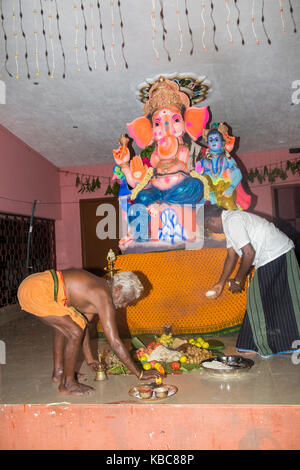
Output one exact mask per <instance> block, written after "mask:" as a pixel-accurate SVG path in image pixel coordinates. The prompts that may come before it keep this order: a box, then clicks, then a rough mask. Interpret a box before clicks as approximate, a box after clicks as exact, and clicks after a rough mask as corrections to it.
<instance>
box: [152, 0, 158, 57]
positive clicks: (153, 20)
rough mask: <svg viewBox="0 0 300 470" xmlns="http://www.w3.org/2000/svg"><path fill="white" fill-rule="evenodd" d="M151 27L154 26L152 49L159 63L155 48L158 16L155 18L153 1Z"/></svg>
mask: <svg viewBox="0 0 300 470" xmlns="http://www.w3.org/2000/svg"><path fill="white" fill-rule="evenodd" d="M151 25H152V48H153V50H154V52H155V56H156V60H157V61H159V52H158V50H157V49H156V47H155V38H156V33H157V29H156V16H155V0H152V11H151Z"/></svg>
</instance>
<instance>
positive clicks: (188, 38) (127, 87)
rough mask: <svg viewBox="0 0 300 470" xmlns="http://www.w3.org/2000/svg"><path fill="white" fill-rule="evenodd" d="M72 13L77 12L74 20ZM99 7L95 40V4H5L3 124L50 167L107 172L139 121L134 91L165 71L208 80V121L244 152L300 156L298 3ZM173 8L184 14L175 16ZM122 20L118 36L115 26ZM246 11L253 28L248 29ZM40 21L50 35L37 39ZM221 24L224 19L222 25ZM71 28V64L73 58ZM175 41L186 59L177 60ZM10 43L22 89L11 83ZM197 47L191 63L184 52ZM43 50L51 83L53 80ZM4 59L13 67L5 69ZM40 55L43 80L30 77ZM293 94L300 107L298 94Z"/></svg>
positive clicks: (142, 0)
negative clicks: (222, 126) (286, 151)
mask: <svg viewBox="0 0 300 470" xmlns="http://www.w3.org/2000/svg"><path fill="white" fill-rule="evenodd" d="M118 3H119V5H120V10H119V5H118ZM280 3H281V4H282V7H283V12H282V14H281V13H280ZM14 4H15V13H16V18H15V19H14V18H13V5H14ZM74 4H75V5H77V6H78V8H77V10H76V11H75V10H74V9H73V6H74ZM81 4H82V5H83V6H84V10H83V11H82V10H81V8H80V7H81ZM98 4H99V5H100V13H101V24H102V30H101V29H100V27H99V26H100V19H99V18H100V16H99V9H98V7H97V1H96V0H82V1H81V0H77V1H73V0H56V1H55V0H35V1H34V0H21V1H20V0H18V1H17V0H16V1H12V0H2V13H3V17H4V20H3V21H2V24H1V23H0V41H1V42H0V64H1V69H0V73H1V80H2V81H4V82H5V84H6V104H5V105H0V123H1V124H2V125H3V126H5V127H6V128H7V129H9V130H10V131H11V132H13V133H14V134H15V135H16V136H18V137H19V138H20V139H22V140H23V141H24V142H26V143H27V144H28V145H29V146H31V147H32V148H34V149H35V150H36V151H38V152H40V153H41V154H42V155H43V156H44V157H46V158H47V159H48V160H49V161H51V162H52V163H54V164H55V165H56V166H58V167H61V168H62V167H72V166H79V165H94V164H99V163H100V164H101V163H112V162H113V157H112V148H116V147H117V140H118V138H119V136H120V134H121V133H123V132H126V131H127V129H126V123H127V122H130V121H132V120H133V119H134V118H136V117H138V116H140V115H141V112H142V106H143V105H142V103H141V102H140V101H139V100H138V97H137V90H138V86H139V85H140V84H141V83H143V82H145V81H146V80H147V79H151V78H153V77H156V76H160V75H163V74H172V73H180V74H183V73H186V74H187V75H189V74H190V73H193V74H194V75H197V76H201V77H205V78H206V81H207V83H209V86H210V91H209V93H208V95H207V98H206V100H205V101H203V102H202V103H199V104H198V105H197V106H204V105H207V106H209V108H210V112H211V115H212V121H224V122H226V123H228V124H229V125H230V126H231V127H232V131H233V134H234V135H236V136H238V137H239V138H240V145H239V149H238V152H239V153H244V152H255V151H264V150H271V149H280V148H290V147H300V104H297V102H295V103H293V99H292V96H293V93H294V96H295V94H297V89H293V86H297V87H298V88H299V89H300V53H299V46H300V40H299V32H296V33H295V32H294V29H295V25H296V28H297V29H298V30H299V31H300V2H299V1H296V0H282V1H281V2H280V0H278V1H277V0H256V1H255V0H228V1H226V0H205V1H204V0H202V2H201V1H200V0H120V1H119V2H118V1H117V0H115V1H113V2H110V1H109V0H105V1H101V2H98ZM201 4H203V5H205V8H202V6H201ZM0 5H1V1H0ZM20 5H21V13H22V17H20V15H19V13H20V12H19V6H20ZM41 5H42V7H43V17H42V15H41ZM91 5H92V7H91ZM153 5H154V6H155V13H156V14H155V23H156V29H157V32H156V33H155V42H154V46H155V48H156V50H157V51H158V53H159V60H156V53H155V50H154V48H153V44H152V35H153V33H152V24H151V11H152V8H153ZM177 5H178V11H179V13H178V12H177V13H176V9H177ZM34 6H36V10H37V13H36V14H34V13H33V9H34ZM212 6H213V9H212V8H211V7H212ZM56 7H57V8H58V13H59V29H60V34H61V41H60V40H59V33H58V28H57V22H56ZM161 7H163V10H162V13H163V15H162V16H161V15H160V12H161ZM291 7H292V10H293V11H292V12H291V11H290V8H291ZM252 9H253V10H252ZM120 11H121V16H122V23H123V28H121V27H120V16H119V13H120ZM252 11H253V15H254V22H252V21H251V16H252ZM262 11H263V17H264V21H262ZM76 12H77V13H76ZM49 13H50V16H52V19H49ZM82 13H84V16H83V14H82ZM211 13H212V17H211ZM229 13H230V16H229ZM112 14H113V16H112ZM238 14H239V16H238ZM76 15H77V16H76ZM76 17H77V18H78V21H77V20H76ZM84 18H85V19H84ZM112 18H113V21H114V26H113V27H112ZM162 18H163V22H164V25H165V29H166V32H165V35H164V36H165V40H164V39H163V25H162ZM238 18H239V25H237V20H238ZM42 19H44V30H45V35H43V34H42V30H43V26H42ZM226 19H229V23H228V24H226ZM203 20H204V21H205V25H206V30H205V35H204V37H203V32H204V30H203V26H204V23H203ZM212 20H213V21H212ZM35 21H36V25H35ZM282 21H283V23H282ZM77 24H78V30H77V31H78V33H77V34H78V41H77V43H78V50H77V51H78V64H77V61H76V55H75V49H74V45H75V33H76V25H77ZM85 24H86V29H85ZM92 24H94V25H95V26H94V29H92V28H91V25H92ZM214 24H215V34H214V29H213V27H214ZM178 25H179V26H178ZM283 25H284V27H285V29H286V32H285V33H283V32H282V29H283ZM3 27H4V30H5V32H6V36H7V40H6V41H5V40H4V33H3ZM179 27H180V28H181V29H182V35H181V36H180V35H179ZM35 28H36V30H37V32H38V34H37V35H36V36H35V34H34V31H35ZM253 28H254V29H253ZM22 29H23V32H24V34H25V37H24V35H22ZM92 31H94V35H93V36H92ZM101 31H102V35H103V44H104V48H105V53H106V61H107V65H108V71H106V70H105V67H106V62H105V60H104V54H103V49H102V40H101V35H100V32H101ZM14 32H17V38H15V37H14ZM112 32H113V35H114V41H115V46H114V47H113V48H111V44H112V41H113V36H112ZM85 33H86V40H85ZM122 34H123V37H122ZM50 35H52V38H53V39H52V41H51V40H50ZM255 35H256V36H255ZM93 37H94V44H95V47H96V49H95V57H96V64H97V69H96V70H92V71H90V70H89V67H88V62H87V55H88V58H89V59H88V60H89V64H90V66H91V68H92V67H93V65H94V59H93V49H92V46H93ZM180 37H182V52H181V54H179V53H178V50H179V48H180V44H181V43H180ZM35 38H36V39H37V49H36V42H35ZM231 38H232V41H233V43H232V44H230V39H231ZM268 38H269V39H270V41H271V44H269V43H268ZM202 39H204V42H202ZM242 39H243V40H244V43H245V44H244V45H243V44H242ZM256 39H257V40H258V41H259V45H257V44H256ZM123 41H124V47H123V48H122V42H123ZM192 41H193V42H192ZM45 43H46V44H47V48H45ZM85 44H86V47H87V49H85ZM16 45H17V47H18V59H17V63H18V75H19V79H16V78H15V75H16V73H17V64H16V61H15V55H16ZM52 45H53V51H54V62H53V55H52ZM193 45H194V49H193V54H190V52H191V49H192V46H193ZM203 45H204V46H205V47H206V49H207V50H206V51H205V50H204V48H203ZM62 47H63V49H62ZM216 47H217V48H218V51H217V50H216ZM36 50H37V51H38V53H39V55H38V56H36V55H35V52H36ZM62 50H63V52H64V55H65V61H64V60H63V55H62ZM111 50H113V55H112V53H111ZM26 51H27V60H25V54H26ZM46 51H47V53H48V64H49V70H50V74H51V73H52V72H53V78H51V77H50V76H49V75H48V66H47V61H46V56H45V52H46ZM122 51H123V53H124V57H123V54H122ZM6 54H8V60H5V56H6ZM168 54H169V56H170V58H171V61H169V60H168ZM36 57H38V65H39V76H37V75H36V71H37V70H38V69H37V66H36ZM114 61H115V64H116V66H115V64H114ZM53 63H54V65H55V69H53ZM125 63H127V64H128V68H126V65H125ZM78 67H80V71H78V70H77V69H78ZM6 69H7V70H8V72H9V73H11V74H12V75H13V77H10V76H9V74H8V73H7V70H6ZM28 70H29V73H30V79H28V78H27V74H28ZM64 73H65V78H63V75H64ZM297 80H298V81H299V82H298V84H297ZM297 96H298V98H300V92H299V93H298V95H297ZM299 101H300V100H299ZM135 149H136V150H137V151H138V149H137V148H136V147H135Z"/></svg>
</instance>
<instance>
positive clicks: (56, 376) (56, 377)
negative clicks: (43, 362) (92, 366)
mask: <svg viewBox="0 0 300 470" xmlns="http://www.w3.org/2000/svg"><path fill="white" fill-rule="evenodd" d="M63 373H64V371H63V369H57V370H55V369H54V370H53V374H52V382H53V383H54V384H57V383H60V381H61V378H62V376H63ZM86 377H87V376H86V374H81V373H80V372H75V374H74V379H75V380H84V379H86Z"/></svg>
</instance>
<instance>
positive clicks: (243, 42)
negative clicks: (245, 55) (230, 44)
mask: <svg viewBox="0 0 300 470" xmlns="http://www.w3.org/2000/svg"><path fill="white" fill-rule="evenodd" d="M234 6H235V8H236V10H237V12H238V16H237V20H236V25H237V29H238V30H239V33H240V36H241V39H242V45H243V46H244V45H245V39H244V36H243V33H242V31H241V28H240V14H241V12H240V9H239V7H238V4H237V0H234Z"/></svg>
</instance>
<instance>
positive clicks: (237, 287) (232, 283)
mask: <svg viewBox="0 0 300 470" xmlns="http://www.w3.org/2000/svg"><path fill="white" fill-rule="evenodd" d="M228 282H229V290H230V291H231V292H232V293H233V294H237V293H238V292H242V291H243V290H244V287H245V283H244V282H237V281H236V280H235V279H229V281H228Z"/></svg>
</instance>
